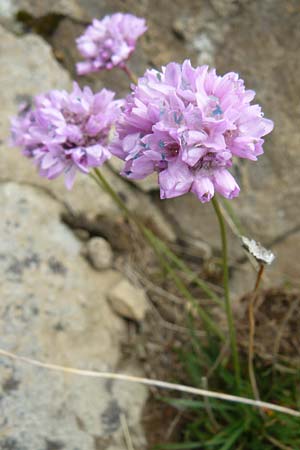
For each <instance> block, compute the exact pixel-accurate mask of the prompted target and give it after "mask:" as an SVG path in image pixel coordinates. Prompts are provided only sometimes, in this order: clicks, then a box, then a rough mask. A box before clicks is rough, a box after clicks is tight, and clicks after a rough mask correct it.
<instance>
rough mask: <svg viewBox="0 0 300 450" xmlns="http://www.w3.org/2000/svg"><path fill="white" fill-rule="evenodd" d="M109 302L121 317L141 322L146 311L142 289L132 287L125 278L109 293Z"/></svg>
mask: <svg viewBox="0 0 300 450" xmlns="http://www.w3.org/2000/svg"><path fill="white" fill-rule="evenodd" d="M108 298H109V301H110V303H111V305H112V307H113V309H114V311H116V312H117V313H118V314H119V315H120V316H121V317H125V318H126V319H131V320H135V321H137V322H141V321H142V320H143V319H144V318H145V315H146V312H147V309H148V303H147V297H146V294H145V292H144V290H143V289H140V288H138V287H135V286H133V285H132V284H131V283H129V281H128V280H126V279H125V278H124V279H123V280H121V281H119V283H117V285H116V286H114V288H113V289H112V290H111V291H110V292H109V295H108Z"/></svg>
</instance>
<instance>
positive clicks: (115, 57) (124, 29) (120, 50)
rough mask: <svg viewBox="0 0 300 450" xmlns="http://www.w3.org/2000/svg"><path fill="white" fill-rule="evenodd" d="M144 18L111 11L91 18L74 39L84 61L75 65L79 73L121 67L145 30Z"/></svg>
mask: <svg viewBox="0 0 300 450" xmlns="http://www.w3.org/2000/svg"><path fill="white" fill-rule="evenodd" d="M146 29H147V27H146V24H145V20H144V19H140V18H138V17H135V16H133V15H131V14H121V13H117V14H113V15H112V16H105V17H104V18H103V19H102V20H97V19H94V20H93V22H92V24H91V25H90V26H88V27H87V29H86V30H85V32H84V34H83V35H82V36H80V37H79V38H78V39H77V40H76V43H77V47H78V50H79V52H80V53H81V55H82V56H83V57H84V58H85V61H83V62H80V63H78V64H77V73H78V74H79V75H84V74H88V73H91V72H98V71H99V70H103V69H112V68H113V67H117V66H118V67H122V65H124V62H125V61H126V60H127V59H128V58H129V56H130V54H131V53H132V52H133V51H134V49H135V45H136V41H137V39H138V38H139V37H140V36H141V35H142V34H143V33H144V32H145V31H146Z"/></svg>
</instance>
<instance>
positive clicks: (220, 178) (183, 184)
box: [111, 60, 273, 202]
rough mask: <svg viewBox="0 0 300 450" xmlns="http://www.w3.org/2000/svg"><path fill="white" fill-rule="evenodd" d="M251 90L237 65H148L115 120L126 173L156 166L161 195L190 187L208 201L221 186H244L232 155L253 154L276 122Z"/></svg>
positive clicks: (231, 190) (233, 192)
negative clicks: (230, 68)
mask: <svg viewBox="0 0 300 450" xmlns="http://www.w3.org/2000/svg"><path fill="white" fill-rule="evenodd" d="M254 96H255V93H254V91H249V90H246V89H245V86H244V81H243V80H241V79H240V78H239V76H238V75H237V74H236V73H232V72H231V73H227V74H226V75H224V76H218V75H217V74H216V71H215V69H209V68H208V66H202V67H197V68H193V67H192V66H191V63H190V61H188V60H187V61H185V62H184V63H183V64H182V65H180V64H176V63H170V64H168V65H167V66H166V67H163V68H162V71H161V72H159V71H156V70H147V71H146V73H145V75H144V76H143V77H142V78H140V79H139V81H138V84H137V86H134V87H133V92H132V94H131V95H130V96H129V97H128V98H127V100H126V102H125V106H124V110H123V113H122V114H121V116H120V119H119V121H118V123H117V133H118V137H117V139H116V140H115V141H114V143H113V144H112V145H111V151H112V153H113V154H115V155H116V156H118V157H119V158H121V159H123V160H124V161H125V167H124V170H123V172H122V174H123V175H125V176H127V177H129V178H133V179H141V178H144V177H146V176H147V175H150V174H151V173H152V172H157V173H158V183H159V186H160V193H161V198H171V197H178V196H180V195H183V194H185V193H186V192H190V191H191V192H193V193H194V194H195V195H196V196H197V197H198V198H199V200H200V201H201V202H208V201H209V200H210V199H211V198H212V197H213V196H214V194H215V192H219V193H220V194H221V195H223V196H224V197H226V198H229V199H231V198H234V197H236V196H237V195H238V194H239V191H240V189H239V186H238V185H237V183H236V181H235V179H234V178H233V176H232V175H231V174H230V172H229V170H228V169H230V167H231V166H232V163H233V160H234V158H235V157H239V158H247V159H250V160H252V161H256V160H257V157H258V156H259V155H261V154H262V153H263V142H264V140H263V136H265V135H266V134H268V133H270V131H271V130H272V129H273V122H272V121H271V120H269V119H266V118H264V117H263V113H262V111H261V108H260V106H259V105H251V103H250V102H251V101H252V100H253V98H254Z"/></svg>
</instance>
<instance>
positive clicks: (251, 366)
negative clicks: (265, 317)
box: [248, 264, 264, 400]
mask: <svg viewBox="0 0 300 450" xmlns="http://www.w3.org/2000/svg"><path fill="white" fill-rule="evenodd" d="M263 272H264V265H263V264H260V267H259V271H258V273H257V277H256V283H255V287H254V289H253V292H252V293H251V297H250V301H249V310H248V314H249V345H248V372H249V379H250V383H251V388H252V392H253V395H254V398H255V400H259V399H260V396H259V390H258V386H257V382H256V377H255V370H254V336H255V314H254V307H255V302H256V298H257V290H258V287H259V284H260V280H261V278H262V275H263Z"/></svg>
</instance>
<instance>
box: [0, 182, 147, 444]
mask: <svg viewBox="0 0 300 450" xmlns="http://www.w3.org/2000/svg"><path fill="white" fill-rule="evenodd" d="M0 208H1V216H2V218H1V222H0V235H1V236H2V237H5V239H1V243H0V297H1V303H0V329H1V338H0V347H2V348H5V349H7V350H10V351H13V352H16V353H18V354H20V355H26V356H28V357H32V358H37V359H39V360H42V361H48V362H53V363H57V364H62V365H67V366H73V367H78V368H86V369H95V370H97V369H98V370H104V371H107V370H110V371H114V370H116V365H117V364H118V362H119V358H120V343H121V341H122V339H123V337H124V334H125V326H124V323H123V322H122V320H121V319H119V318H118V317H117V316H116V315H115V314H114V313H113V312H112V311H111V309H110V307H109V305H108V304H107V301H106V296H107V293H108V292H110V291H111V289H112V287H113V286H114V285H115V283H116V280H119V277H120V275H119V274H118V273H116V272H114V271H105V272H101V273H96V272H94V271H93V270H91V269H90V267H89V265H88V263H87V262H86V261H85V260H84V259H83V258H82V257H81V255H80V250H81V244H80V242H79V241H78V240H77V238H76V237H75V236H74V235H73V233H72V232H71V231H70V230H69V229H68V228H67V227H66V226H65V225H64V224H62V223H61V222H60V214H61V212H62V211H61V210H62V207H61V206H60V204H58V203H57V202H56V201H54V200H53V199H51V198H50V197H49V195H47V194H45V193H43V192H42V191H40V190H38V189H37V188H32V187H29V186H19V185H17V184H15V183H4V184H2V185H0ZM0 380H1V381H0V398H1V400H0V409H1V414H0V428H1V430H4V431H3V432H1V434H0V448H3V449H8V448H20V449H21V448H22V450H35V449H46V448H47V449H49V448H62V449H66V450H74V449H75V448H78V449H80V450H81V449H84V450H94V449H95V448H97V446H96V444H97V442H98V443H100V442H106V446H104V445H103V446H102V447H101V445H100V444H99V446H98V448H108V449H116V450H117V449H121V448H123V441H122V440H123V432H122V428H121V425H120V414H121V412H122V413H124V414H125V415H126V417H127V422H128V424H129V427H130V430H133V431H132V437H133V440H136V445H137V447H136V448H144V437H143V433H142V431H141V426H140V423H139V421H140V414H141V410H142V407H143V404H144V402H145V398H146V391H145V389H144V388H143V387H141V386H137V385H127V384H126V386H125V385H124V384H122V388H121V387H120V385H119V384H117V383H114V382H108V381H99V380H96V379H89V378H85V377H79V376H72V375H66V374H63V373H53V372H51V371H46V370H44V369H38V368H36V367H32V366H30V365H28V364H24V363H18V362H12V361H10V360H8V359H5V358H2V357H1V358H0ZM130 399H131V400H132V403H131V402H130ZM97 445H98V444H97Z"/></svg>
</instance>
